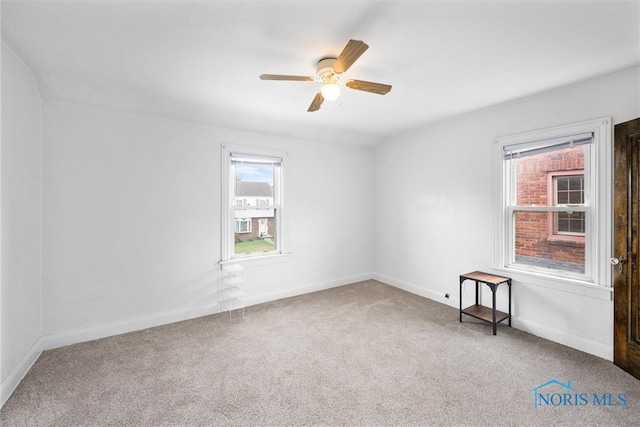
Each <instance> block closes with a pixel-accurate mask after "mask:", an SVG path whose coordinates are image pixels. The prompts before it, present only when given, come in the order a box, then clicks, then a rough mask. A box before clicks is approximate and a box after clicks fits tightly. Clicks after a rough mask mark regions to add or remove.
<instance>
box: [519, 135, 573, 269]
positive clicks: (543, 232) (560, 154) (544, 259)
mask: <svg viewBox="0 0 640 427" xmlns="http://www.w3.org/2000/svg"><path fill="white" fill-rule="evenodd" d="M514 161H515V168H516V169H515V171H516V197H517V199H516V201H517V205H519V206H553V205H554V204H555V197H554V193H555V187H554V185H553V179H554V177H557V176H563V175H577V176H579V175H583V174H584V149H583V147H581V146H578V147H574V148H566V149H562V150H557V151H553V152H550V153H542V154H536V155H532V156H523V157H522V158H517V159H514ZM555 223H556V220H555V218H554V214H553V213H552V212H531V211H517V212H516V217H515V255H516V262H518V258H520V259H526V260H529V261H531V260H533V261H535V260H540V261H541V264H542V265H545V264H548V261H551V262H555V263H563V264H565V265H570V266H574V267H575V268H577V269H578V270H580V268H582V269H584V264H585V244H584V235H583V234H582V235H581V234H580V233H570V234H562V233H558V232H557V230H556V227H555ZM529 261H523V263H526V264H528V263H529Z"/></svg>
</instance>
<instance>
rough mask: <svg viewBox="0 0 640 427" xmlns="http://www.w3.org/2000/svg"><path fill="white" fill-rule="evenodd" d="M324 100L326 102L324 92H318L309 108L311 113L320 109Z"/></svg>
mask: <svg viewBox="0 0 640 427" xmlns="http://www.w3.org/2000/svg"><path fill="white" fill-rule="evenodd" d="M323 102H324V96H322V93H320V92H318V93H316V97H315V98H313V101H311V105H309V109H308V110H307V111H308V112H309V113H311V112H313V111H318V110H319V109H320V106H321V105H322V103H323Z"/></svg>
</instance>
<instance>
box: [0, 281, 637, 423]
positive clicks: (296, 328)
mask: <svg viewBox="0 0 640 427" xmlns="http://www.w3.org/2000/svg"><path fill="white" fill-rule="evenodd" d="M464 320H465V322H463V323H460V322H459V321H458V310H457V309H455V308H452V307H449V306H446V305H443V304H439V303H436V302H434V301H431V300H428V299H425V298H421V297H419V296H416V295H413V294H410V293H407V292H404V291H402V290H399V289H396V288H393V287H391V286H388V285H385V284H383V283H380V282H377V281H373V280H370V281H365V282H360V283H355V284H352V285H347V286H342V287H338V288H334V289H330V290H327V291H322V292H316V293H312V294H308V295H303V296H300V297H295V298H288V299H284V300H280V301H275V302H271V303H267V304H261V305H258V306H253V307H249V308H247V309H246V313H245V318H244V320H241V321H231V322H230V321H229V317H228V315H226V314H219V315H214V316H208V317H203V318H199V319H195V320H190V321H185V322H179V323H174V324H171V325H167V326H162V327H157V328H151V329H147V330H143V331H139V332H133V333H129V334H124V335H119V336H115V337H110V338H106V339H101V340H96V341H92V342H87V343H82V344H76V345H72V346H68V347H64V348H59V349H56V350H51V351H46V352H44V353H43V354H42V356H41V357H40V359H39V360H38V361H37V362H36V363H35V365H34V367H33V369H32V370H31V371H30V372H29V373H28V374H27V376H26V377H25V379H24V380H23V382H22V383H21V384H20V386H19V387H18V389H17V390H16V391H15V392H14V394H13V395H12V396H11V397H10V398H9V400H8V401H7V403H6V404H5V406H4V408H3V409H2V412H1V421H2V426H22V425H25V426H45V425H56V426H80V425H82V426H103V425H104V426H107V425H118V426H164V425H176V426H177V425H180V426H192V425H216V426H218V425H243V426H244V425H270V426H271V425H273V426H280V425H323V426H333V425H367V426H378V425H385V426H391V425H392V426H397V425H473V426H478V425H487V426H494V425H572V426H574V425H603V426H604V425H606V426H611V425H640V381H639V380H637V379H635V378H633V377H631V376H630V375H628V374H626V373H625V372H623V371H622V370H620V369H619V368H617V367H616V366H614V365H613V364H612V363H611V362H608V361H606V360H603V359H600V358H598V357H595V356H591V355H588V354H585V353H582V352H580V351H577V350H573V349H571V348H568V347H565V346H562V345H559V344H556V343H553V342H550V341H547V340H544V339H541V338H537V337H534V336H532V335H529V334H527V333H524V332H521V331H518V330H516V329H513V328H508V327H507V326H506V325H502V324H501V325H499V327H498V335H497V336H493V335H491V327H490V325H488V324H486V323H480V322H478V321H474V320H473V319H471V318H468V317H465V319H464ZM551 380H556V381H557V382H558V383H562V384H565V385H567V386H570V387H571V390H569V389H567V388H565V387H564V386H562V385H561V384H558V383H555V384H550V385H548V386H546V387H543V388H541V389H539V390H538V392H539V394H540V395H541V396H542V398H543V400H538V403H539V405H538V408H536V407H535V405H534V400H535V398H536V391H532V390H533V389H535V388H536V387H538V386H540V385H543V384H545V383H546V382H548V381H551ZM569 381H570V382H571V383H570V384H568V382H569ZM594 394H595V397H594ZM544 399H547V401H548V402H549V403H548V404H547V403H545V400H544ZM623 403H624V404H623ZM614 404H617V405H614Z"/></svg>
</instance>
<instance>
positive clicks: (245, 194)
mask: <svg viewBox="0 0 640 427" xmlns="http://www.w3.org/2000/svg"><path fill="white" fill-rule="evenodd" d="M232 165H233V173H234V181H235V188H234V192H235V194H234V197H235V201H236V203H235V206H239V207H241V208H240V209H238V208H236V210H235V219H236V224H238V220H239V219H241V220H242V221H243V222H244V223H245V225H244V226H241V227H238V226H236V233H235V242H234V254H253V253H260V252H272V251H275V250H276V248H277V245H276V230H277V228H276V209H277V205H278V201H277V200H276V194H277V189H276V188H275V185H276V184H277V179H276V174H277V169H278V168H279V167H280V165H279V164H276V163H269V162H259V161H255V162H251V161H244V162H241V161H233V162H232Z"/></svg>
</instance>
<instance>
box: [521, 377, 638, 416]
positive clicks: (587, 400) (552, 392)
mask: <svg viewBox="0 0 640 427" xmlns="http://www.w3.org/2000/svg"><path fill="white" fill-rule="evenodd" d="M529 393H533V406H534V408H536V409H537V408H539V407H541V406H552V407H558V406H602V407H610V406H626V405H627V394H626V393H609V392H605V393H591V394H590V393H580V392H578V391H577V390H576V389H575V388H574V387H573V386H572V385H571V381H567V383H566V384H565V383H563V382H561V381H558V380H556V379H552V380H549V381H547V382H546V383H544V384H541V385H539V386H538V387H536V388H532V389H531V390H529Z"/></svg>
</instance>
